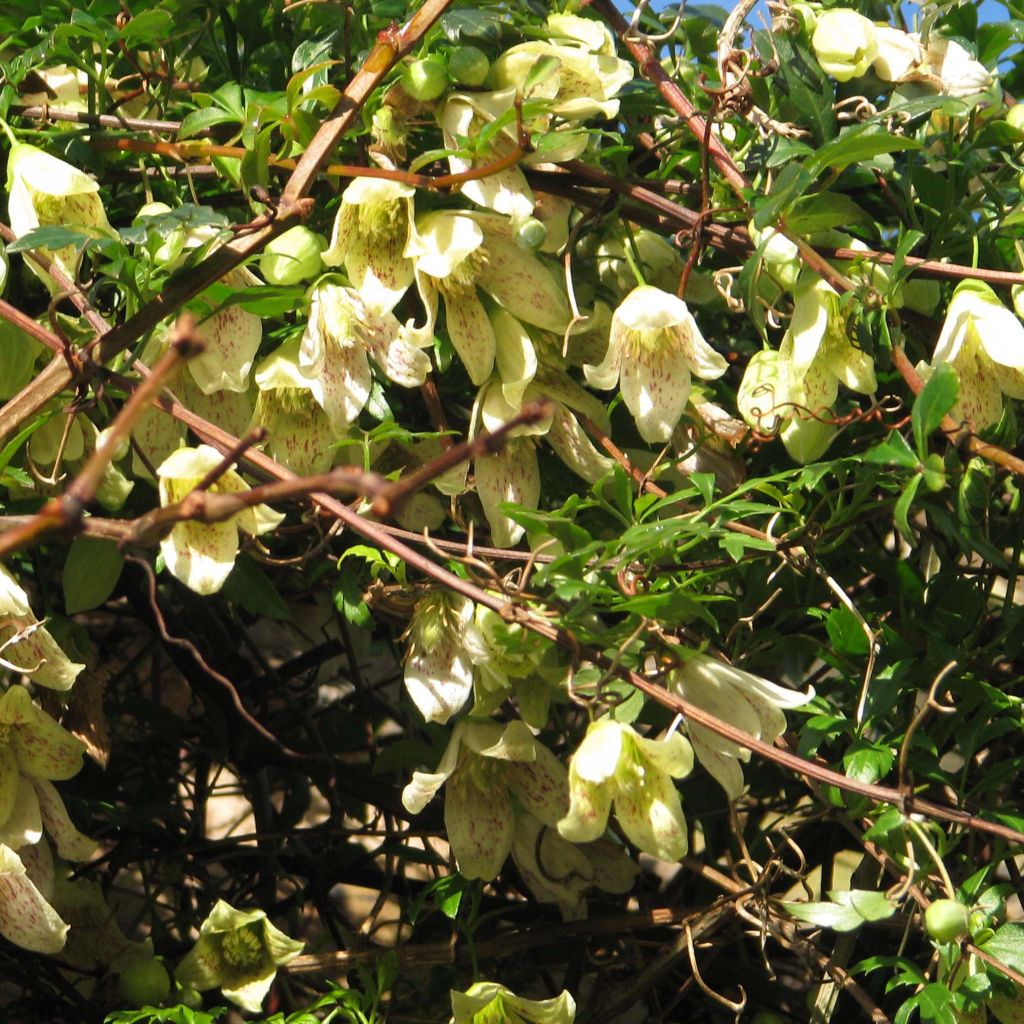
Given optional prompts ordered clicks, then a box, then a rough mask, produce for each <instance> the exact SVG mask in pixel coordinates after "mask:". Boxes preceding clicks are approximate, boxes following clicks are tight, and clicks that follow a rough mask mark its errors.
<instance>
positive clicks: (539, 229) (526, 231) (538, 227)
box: [516, 217, 548, 249]
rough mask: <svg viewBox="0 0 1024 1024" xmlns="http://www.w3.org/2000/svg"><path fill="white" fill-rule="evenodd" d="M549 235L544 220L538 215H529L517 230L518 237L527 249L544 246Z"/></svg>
mask: <svg viewBox="0 0 1024 1024" xmlns="http://www.w3.org/2000/svg"><path fill="white" fill-rule="evenodd" d="M547 237H548V229H547V228H546V227H544V224H543V222H541V221H539V220H537V218H536V217H528V218H527V219H526V220H524V221H523V223H522V224H520V225H519V229H518V231H516V238H518V239H519V241H520V242H522V244H523V245H525V246H526V248H527V249H537V248H539V247H540V246H542V245H543V244H544V242H545V240H546V239H547Z"/></svg>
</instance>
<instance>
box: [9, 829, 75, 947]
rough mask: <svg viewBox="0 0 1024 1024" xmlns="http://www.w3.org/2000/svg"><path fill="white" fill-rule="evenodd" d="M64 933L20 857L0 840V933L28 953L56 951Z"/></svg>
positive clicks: (57, 915) (59, 918)
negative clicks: (0, 842)
mask: <svg viewBox="0 0 1024 1024" xmlns="http://www.w3.org/2000/svg"><path fill="white" fill-rule="evenodd" d="M67 933H68V926H67V924H65V923H64V921H62V920H61V917H60V915H59V914H58V913H57V911H56V910H54V909H53V907H51V906H50V904H49V903H48V902H47V900H46V897H45V896H44V895H43V893H42V892H40V890H39V888H38V887H37V886H36V884H35V882H33V880H32V879H31V878H30V877H29V874H28V871H27V870H26V867H25V864H24V862H23V861H22V859H21V857H19V856H18V854H17V853H15V852H14V850H12V849H11V848H10V847H9V846H4V845H2V844H0V935H2V936H3V937H4V938H5V939H7V940H8V941H9V942H13V943H14V945H16V946H20V947H21V948H22V949H27V950H29V952H31V953H59V952H60V951H61V950H62V949H63V948H64V942H65V940H66V938H67Z"/></svg>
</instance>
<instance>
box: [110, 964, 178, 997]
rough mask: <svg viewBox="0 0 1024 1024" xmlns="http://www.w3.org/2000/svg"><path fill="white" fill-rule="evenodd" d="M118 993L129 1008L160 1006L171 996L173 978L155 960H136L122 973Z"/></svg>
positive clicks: (118, 981) (118, 982) (118, 980)
mask: <svg viewBox="0 0 1024 1024" xmlns="http://www.w3.org/2000/svg"><path fill="white" fill-rule="evenodd" d="M117 991H118V993H119V994H120V996H121V998H122V999H123V1000H124V1001H125V1002H126V1003H127V1004H128V1005H129V1006H132V1007H141V1006H159V1005H160V1003H162V1002H163V1001H164V1000H165V999H166V998H167V997H168V996H169V995H170V994H171V977H170V975H169V974H168V973H167V968H166V967H164V965H163V964H162V963H160V961H159V960H157V959H155V958H154V959H152V960H136V961H135V962H134V963H132V964H130V965H129V966H128V967H126V968H125V969H124V970H123V971H122V972H121V976H120V977H119V978H118V979H117Z"/></svg>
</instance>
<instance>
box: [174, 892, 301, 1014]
mask: <svg viewBox="0 0 1024 1024" xmlns="http://www.w3.org/2000/svg"><path fill="white" fill-rule="evenodd" d="M303 946H304V943H302V942H298V941H297V940H295V939H292V938H289V937H288V936H287V935H285V933H284V932H283V931H281V930H280V929H279V928H275V927H274V925H272V924H271V923H270V921H269V920H268V919H267V915H266V913H265V912H264V911H262V910H236V909H235V908H234V907H232V906H231V905H230V904H229V903H225V902H224V900H217V903H216V905H215V906H214V908H213V910H212V911H211V912H210V916H209V917H207V919H206V920H205V921H204V922H203V923H202V925H201V927H200V929H199V940H198V941H197V942H196V944H195V946H193V947H192V949H191V950H190V951H189V952H188V953H186V954H185V958H184V960H182V961H181V963H180V964H178V968H177V970H176V971H175V972H174V976H175V978H176V979H177V980H178V983H179V984H181V985H182V986H184V987H187V988H196V989H199V990H200V991H201V992H202V991H205V990H206V989H210V988H219V989H220V990H221V992H223V993H224V996H225V997H226V998H227V999H230V1000H231V1002H233V1003H234V1004H235V1005H236V1006H239V1007H241V1008H242V1009H243V1010H245V1011H247V1012H248V1013H259V1011H260V1007H261V1006H262V1005H263V1000H264V999H265V998H266V995H267V993H268V992H269V991H270V986H271V985H272V984H273V983H274V978H275V976H276V975H277V969H278V967H281V966H282V965H284V964H286V963H289V962H290V961H292V960H294V959H295V958H296V957H297V956H298V955H299V954H300V953H301V952H302V949H303Z"/></svg>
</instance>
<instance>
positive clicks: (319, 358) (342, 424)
mask: <svg viewBox="0 0 1024 1024" xmlns="http://www.w3.org/2000/svg"><path fill="white" fill-rule="evenodd" d="M426 337H427V338H429V337H430V335H429V333H428V334H426ZM416 341H417V336H415V335H413V334H412V333H411V332H410V331H409V330H408V329H407V328H405V327H403V326H402V325H401V324H400V323H399V322H398V320H397V319H396V318H395V316H394V314H393V313H391V312H389V311H380V310H378V309H375V308H373V306H371V305H369V304H368V303H366V302H364V301H363V299H362V297H361V296H360V294H359V292H357V291H355V290H354V289H352V288H345V287H342V286H341V285H339V284H335V283H334V282H332V281H330V280H329V279H325V280H323V281H321V283H320V284H318V285H317V286H316V287H315V288H314V289H313V292H312V294H311V296H310V309H309V322H308V323H307V324H306V330H305V333H304V334H303V336H302V343H301V344H300V346H299V365H300V367H301V368H302V371H303V373H304V374H305V375H306V376H307V377H308V378H309V379H310V380H311V381H312V393H313V397H314V398H315V399H316V400H317V402H318V403H319V404H320V407H321V408H322V409H323V410H324V412H326V413H327V418H328V419H329V420H330V422H331V426H332V428H333V429H334V432H335V435H336V436H337V437H339V438H341V437H344V436H345V434H346V433H347V432H348V427H349V424H350V423H352V421H353V420H355V418H356V417H357V416H358V415H359V413H360V411H361V410H362V408H363V406H364V405H365V404H366V401H367V399H368V398H369V397H370V385H371V383H372V378H371V375H370V364H369V362H368V359H367V356H369V357H372V359H373V361H374V362H375V363H376V364H377V366H378V367H380V369H381V371H382V372H383V373H384V375H385V376H386V377H387V378H388V379H389V380H392V381H394V382H395V383H396V384H400V385H402V387H407V388H413V387H419V386H420V385H421V384H422V383H423V382H424V380H426V376H427V373H428V372H429V371H430V357H429V356H428V355H427V354H426V352H424V351H422V350H421V349H420V348H419V347H417V344H415V343H414V342H416Z"/></svg>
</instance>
